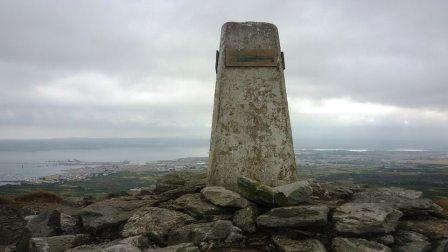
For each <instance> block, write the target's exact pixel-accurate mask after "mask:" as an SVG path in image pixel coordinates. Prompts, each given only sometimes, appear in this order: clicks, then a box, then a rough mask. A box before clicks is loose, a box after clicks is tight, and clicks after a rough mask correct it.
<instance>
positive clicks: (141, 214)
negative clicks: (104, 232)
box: [121, 207, 194, 241]
mask: <svg viewBox="0 0 448 252" xmlns="http://www.w3.org/2000/svg"><path fill="white" fill-rule="evenodd" d="M193 221H194V218H192V217H191V216H189V215H187V214H184V213H181V212H178V211H173V210H169V209H165V208H158V207H143V208H141V209H139V210H138V211H137V212H136V213H134V215H132V216H131V217H130V218H129V220H128V222H127V223H126V224H125V225H124V227H123V231H122V232H121V234H122V236H124V237H129V236H135V235H140V234H142V235H150V236H151V237H154V238H156V239H157V240H159V241H160V240H162V239H163V237H164V236H165V235H166V234H167V233H168V232H169V231H170V230H171V229H176V228H179V227H182V226H184V225H186V224H189V223H192V222H193Z"/></svg>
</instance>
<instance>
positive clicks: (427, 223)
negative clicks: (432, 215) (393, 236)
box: [398, 219, 448, 240]
mask: <svg viewBox="0 0 448 252" xmlns="http://www.w3.org/2000/svg"><path fill="white" fill-rule="evenodd" d="M398 227H399V228H400V229H403V230H409V231H414V232H417V233H420V234H423V235H425V236H426V237H428V238H429V239H431V240H435V239H446V238H448V220H440V219H427V220H406V221H402V222H400V224H399V226H398Z"/></svg>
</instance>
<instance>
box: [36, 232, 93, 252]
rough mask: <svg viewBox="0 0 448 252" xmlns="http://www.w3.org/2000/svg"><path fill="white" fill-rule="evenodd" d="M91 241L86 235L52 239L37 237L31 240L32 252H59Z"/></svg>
mask: <svg viewBox="0 0 448 252" xmlns="http://www.w3.org/2000/svg"><path fill="white" fill-rule="evenodd" d="M88 241H89V236H88V235H85V234H76V235H61V236H52V237H35V238H31V240H30V251H32V252H59V251H66V250H67V249H70V248H73V247H76V246H80V245H82V244H85V243H87V242H88Z"/></svg>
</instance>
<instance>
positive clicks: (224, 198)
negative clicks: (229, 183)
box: [201, 186, 249, 208]
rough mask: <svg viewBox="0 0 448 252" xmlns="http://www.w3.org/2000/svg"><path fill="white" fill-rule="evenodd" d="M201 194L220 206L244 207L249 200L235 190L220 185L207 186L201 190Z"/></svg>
mask: <svg viewBox="0 0 448 252" xmlns="http://www.w3.org/2000/svg"><path fill="white" fill-rule="evenodd" d="M201 194H202V196H203V197H204V198H205V199H207V200H208V201H210V202H211V203H213V204H214V205H217V206H220V207H233V208H245V207H247V206H248V204H249V202H248V201H247V200H246V199H245V198H243V197H241V195H239V194H238V193H236V192H232V191H230V190H227V189H225V188H224V187H221V186H207V187H205V188H203V189H202V190H201Z"/></svg>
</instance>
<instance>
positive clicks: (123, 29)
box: [0, 0, 448, 142]
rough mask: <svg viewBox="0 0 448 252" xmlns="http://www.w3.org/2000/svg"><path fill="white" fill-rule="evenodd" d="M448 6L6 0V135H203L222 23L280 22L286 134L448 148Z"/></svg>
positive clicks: (2, 99)
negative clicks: (287, 111)
mask: <svg viewBox="0 0 448 252" xmlns="http://www.w3.org/2000/svg"><path fill="white" fill-rule="evenodd" d="M447 10H448V1H247V0H246V1H227V0H226V1H210V0H208V1H206V0H204V1H165V0H164V1H92V0H88V1H59V0H58V1H56V0H55V1H17V0H11V1H4V0H1V1H0V31H1V39H0V138H9V139H10V138H21V139H23V138H25V139H26V138H57V137H193V138H208V137H209V135H210V127H211V118H212V107H213V93H214V85H215V72H214V61H215V58H214V57H215V50H216V49H218V45H219V35H220V28H221V25H222V24H223V23H225V22H227V21H265V22H272V23H274V24H275V25H277V27H278V29H279V32H280V42H281V46H282V50H283V51H284V52H285V58H286V66H287V69H286V71H285V78H286V88H287V94H288V101H289V109H290V114H291V123H292V128H293V129H292V130H293V135H294V139H302V138H303V139H305V138H306V139H316V141H317V140H319V141H326V140H329V139H341V140H344V141H363V140H365V139H382V141H389V140H390V141H401V140H403V141H404V140H406V141H415V142H431V141H442V142H443V141H444V142H447V141H448V89H447V86H448V83H447V82H448V15H447Z"/></svg>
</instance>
